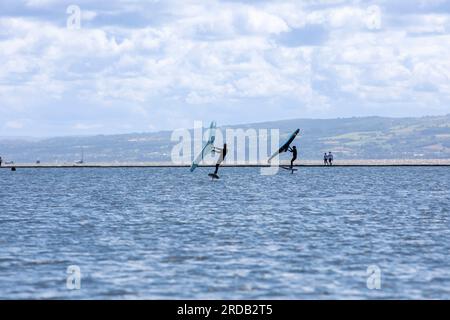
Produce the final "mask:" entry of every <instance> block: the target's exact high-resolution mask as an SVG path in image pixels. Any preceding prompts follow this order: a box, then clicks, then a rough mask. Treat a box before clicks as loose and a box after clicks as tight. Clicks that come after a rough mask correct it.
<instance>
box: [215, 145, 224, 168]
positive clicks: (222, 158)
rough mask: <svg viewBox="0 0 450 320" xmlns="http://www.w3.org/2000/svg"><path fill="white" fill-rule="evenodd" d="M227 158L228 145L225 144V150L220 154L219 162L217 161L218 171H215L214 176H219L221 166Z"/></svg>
mask: <svg viewBox="0 0 450 320" xmlns="http://www.w3.org/2000/svg"><path fill="white" fill-rule="evenodd" d="M226 156H227V145H226V144H224V145H223V149H222V150H221V152H220V156H219V160H217V163H216V170H215V171H214V174H217V172H218V171H219V166H220V164H221V163H222V162H223V160H225V157H226Z"/></svg>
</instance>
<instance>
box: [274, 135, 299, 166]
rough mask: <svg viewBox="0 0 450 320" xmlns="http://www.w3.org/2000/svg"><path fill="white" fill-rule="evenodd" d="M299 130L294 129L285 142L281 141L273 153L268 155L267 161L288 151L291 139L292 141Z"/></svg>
mask: <svg viewBox="0 0 450 320" xmlns="http://www.w3.org/2000/svg"><path fill="white" fill-rule="evenodd" d="M299 132H300V129H297V130H295V131H294V133H293V134H291V136H290V137H289V139H288V140H287V141H286V142H285V143H283V144H282V145H281V147H280V148H279V149H278V150H277V151H276V152H275V153H274V154H273V155H271V156H270V158H269V160H267V162H268V163H270V161H272V159H273V158H275V157H276V156H277V155H278V154H280V153H282V152H286V151H288V149H289V146H290V145H291V143H292V141H294V139H295V137H296V136H297V134H298V133H299Z"/></svg>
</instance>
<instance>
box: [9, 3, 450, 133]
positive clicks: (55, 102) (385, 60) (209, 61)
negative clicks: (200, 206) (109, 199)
mask: <svg viewBox="0 0 450 320" xmlns="http://www.w3.org/2000/svg"><path fill="white" fill-rule="evenodd" d="M448 113H450V1H443V0H379V1H362V0H361V1H340V0H303V1H300V0H298V1H281V0H280V1H262V0H261V1H258V0H248V1H237V0H236V1H234V0H233V1H231V0H228V1H224V0H198V1H194V0H192V1H191V0H166V1H163V0H148V1H142V0H120V1H119V0H108V1H106V0H105V1H100V0H97V1H92V0H71V1H65V0H22V1H18V0H0V136H36V137H42V136H62V135H91V134H114V133H128V132H146V131H158V130H167V129H174V128H190V127H192V126H193V122H194V121H195V120H202V121H204V122H205V123H209V122H210V121H211V120H213V119H214V120H216V121H217V122H218V124H219V125H221V124H239V123H248V122H260V121H269V120H279V119H292V118H335V117H352V116H367V115H379V116H393V117H402V116H423V115H439V114H448Z"/></svg>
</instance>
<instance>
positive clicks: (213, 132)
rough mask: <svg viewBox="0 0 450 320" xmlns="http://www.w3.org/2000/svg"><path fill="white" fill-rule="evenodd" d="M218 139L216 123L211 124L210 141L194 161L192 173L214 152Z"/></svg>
mask: <svg viewBox="0 0 450 320" xmlns="http://www.w3.org/2000/svg"><path fill="white" fill-rule="evenodd" d="M215 139H216V122H215V121H213V122H211V125H210V126H209V138H208V141H206V143H205V145H204V146H203V149H202V151H201V152H200V153H199V154H198V156H197V157H196V158H195V159H194V161H193V162H192V165H191V172H192V171H194V170H195V168H197V167H198V165H199V164H200V162H202V161H203V159H204V158H205V157H206V156H207V155H208V153H210V152H212V151H213V150H214V140H215Z"/></svg>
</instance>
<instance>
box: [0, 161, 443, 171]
mask: <svg viewBox="0 0 450 320" xmlns="http://www.w3.org/2000/svg"><path fill="white" fill-rule="evenodd" d="M289 164H290V163H289V161H282V162H280V163H279V166H288V165H289ZM190 166H191V165H190V164H173V163H170V162H135V163H131V162H129V163H127V162H124V163H111V162H109V163H108V162H99V163H95V162H93V163H84V164H72V163H62V164H54V163H41V164H31V163H17V164H7V165H4V164H2V166H1V167H0V169H11V168H12V167H15V168H24V169H53V168H55V169H56V168H189V167H190ZM214 166H215V164H207V165H200V166H199V167H214ZM447 166H450V159H421V160H416V159H404V160H399V159H387V160H340V161H339V160H337V161H335V162H334V163H333V165H332V167H447ZM222 167H224V168H226V167H229V168H263V167H269V165H268V164H267V163H236V164H223V165H222ZM294 167H305V168H308V167H325V165H324V164H323V162H322V161H318V160H303V161H301V160H300V161H298V160H297V164H295V165H294Z"/></svg>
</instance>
